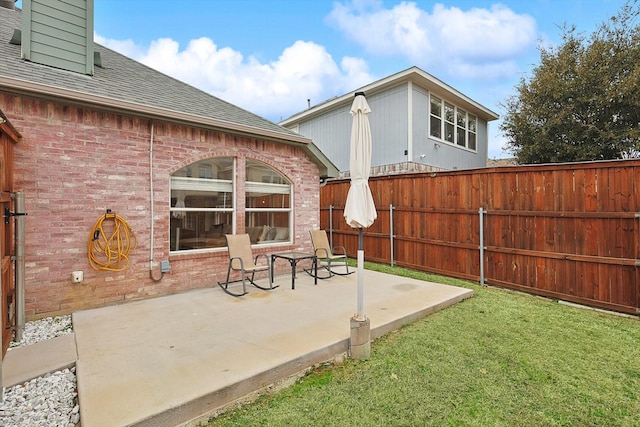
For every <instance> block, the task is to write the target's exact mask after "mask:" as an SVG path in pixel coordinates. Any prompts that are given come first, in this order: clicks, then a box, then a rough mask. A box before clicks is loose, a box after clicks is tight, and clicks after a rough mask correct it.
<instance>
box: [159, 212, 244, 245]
mask: <svg viewBox="0 0 640 427" xmlns="http://www.w3.org/2000/svg"><path fill="white" fill-rule="evenodd" d="M232 224H233V214H232V213H231V212H226V213H223V212H194V211H189V212H177V213H176V212H174V213H172V216H171V232H170V233H171V235H170V239H171V250H172V251H183V250H189V249H206V248H222V247H224V246H226V245H227V241H226V238H225V234H232V233H233V225H232Z"/></svg>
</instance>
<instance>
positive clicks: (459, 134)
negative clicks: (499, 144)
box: [428, 93, 478, 153]
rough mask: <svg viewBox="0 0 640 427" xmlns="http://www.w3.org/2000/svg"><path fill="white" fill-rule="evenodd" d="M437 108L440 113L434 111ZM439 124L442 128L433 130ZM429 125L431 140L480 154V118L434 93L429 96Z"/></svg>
mask: <svg viewBox="0 0 640 427" xmlns="http://www.w3.org/2000/svg"><path fill="white" fill-rule="evenodd" d="M434 100H435V102H434ZM435 106H439V107H440V111H433V108H434V107H435ZM461 118H463V120H462V122H461V120H460V119H461ZM437 124H439V127H440V128H439V129H438V130H436V129H434V128H433V126H434V125H437ZM471 124H473V128H472V126H471ZM428 125H429V132H428V134H429V138H433V139H436V140H438V141H442V142H443V143H445V144H449V145H451V146H454V147H458V148H463V149H465V150H469V151H472V152H474V153H477V152H478V116H477V115H475V114H472V113H470V112H469V111H467V110H465V109H463V108H460V107H458V106H457V105H455V104H453V103H451V102H449V101H446V100H445V99H444V98H442V97H440V96H438V95H434V94H433V93H430V94H429V123H428ZM461 142H462V143H461Z"/></svg>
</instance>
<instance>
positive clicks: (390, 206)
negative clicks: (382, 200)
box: [389, 204, 395, 267]
mask: <svg viewBox="0 0 640 427" xmlns="http://www.w3.org/2000/svg"><path fill="white" fill-rule="evenodd" d="M389 240H390V241H391V242H390V243H391V267H393V266H394V265H395V261H394V259H393V204H390V205H389Z"/></svg>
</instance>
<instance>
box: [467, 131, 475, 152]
mask: <svg viewBox="0 0 640 427" xmlns="http://www.w3.org/2000/svg"><path fill="white" fill-rule="evenodd" d="M469 149H470V150H475V149H476V134H475V133H471V132H469Z"/></svg>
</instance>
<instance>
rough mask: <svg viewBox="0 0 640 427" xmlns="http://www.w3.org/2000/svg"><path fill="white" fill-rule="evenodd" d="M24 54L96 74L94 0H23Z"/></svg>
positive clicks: (45, 63)
mask: <svg viewBox="0 0 640 427" xmlns="http://www.w3.org/2000/svg"><path fill="white" fill-rule="evenodd" d="M0 1H2V2H5V3H6V2H7V0H0ZM22 57H23V58H24V59H25V60H27V61H31V62H35V63H38V64H42V65H48V66H50V67H55V68H60V69H63V70H67V71H73V72H75V73H81V74H88V75H93V69H94V48H93V0H84V1H76V2H73V4H72V3H70V2H63V1H56V2H52V1H47V0H23V1H22Z"/></svg>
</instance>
